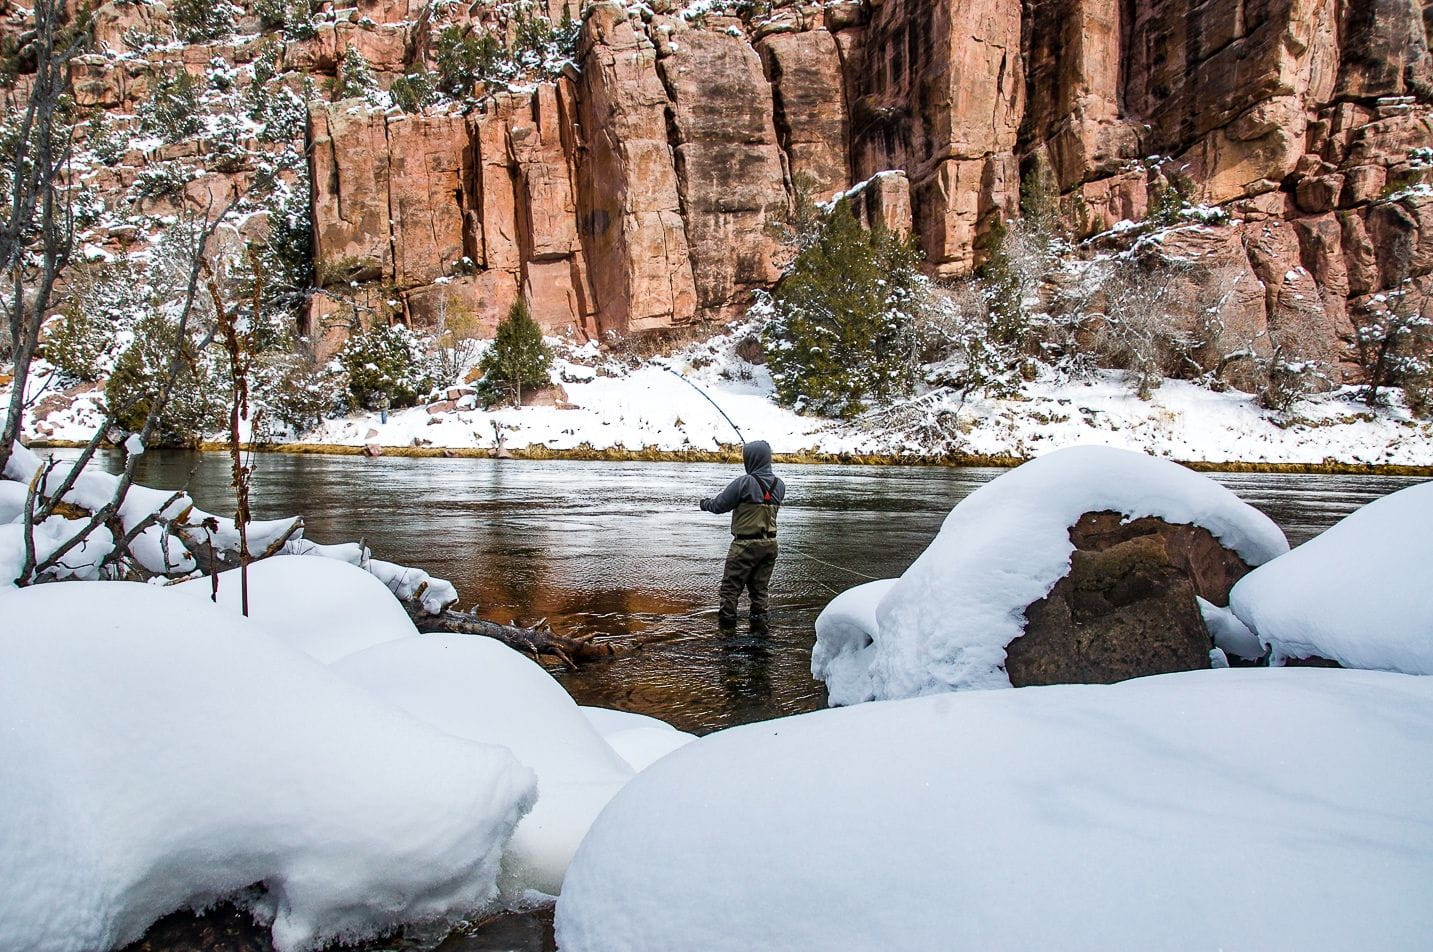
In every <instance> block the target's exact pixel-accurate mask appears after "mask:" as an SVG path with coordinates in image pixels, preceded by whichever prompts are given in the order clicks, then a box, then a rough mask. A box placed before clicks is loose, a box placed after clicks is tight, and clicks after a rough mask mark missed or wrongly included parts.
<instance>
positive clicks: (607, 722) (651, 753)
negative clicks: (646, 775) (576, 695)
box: [578, 707, 697, 770]
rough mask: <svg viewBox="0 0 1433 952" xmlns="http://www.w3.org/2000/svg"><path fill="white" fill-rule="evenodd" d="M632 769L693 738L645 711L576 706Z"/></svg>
mask: <svg viewBox="0 0 1433 952" xmlns="http://www.w3.org/2000/svg"><path fill="white" fill-rule="evenodd" d="M578 710H580V711H581V712H582V713H583V715H584V716H585V717H586V718H587V720H588V722H589V723H590V724H591V725H592V726H593V727H594V728H596V730H597V733H599V734H601V735H602V739H603V740H605V741H607V743H608V744H610V745H611V747H612V749H613V750H615V751H616V752H617V756H619V757H621V758H622V759H623V760H625V761H627V763H628V765H629V766H631V768H632V769H633V770H646V769H647V768H648V767H650V766H651V765H652V764H654V763H656V762H657V761H659V760H661V759H662V758H663V757H665V756H667V755H668V754H670V753H671V752H672V751H674V750H680V749H681V748H683V747H685V746H686V745H687V744H690V743H691V742H692V741H694V740H696V739H697V735H695V734H688V733H687V732H685V731H679V730H677V729H676V728H675V727H673V726H672V725H671V724H668V723H667V722H666V721H664V720H661V719H660V718H656V717H649V716H648V715H646V714H633V713H631V712H629V711H614V710H612V709H610V708H605V707H580V708H578Z"/></svg>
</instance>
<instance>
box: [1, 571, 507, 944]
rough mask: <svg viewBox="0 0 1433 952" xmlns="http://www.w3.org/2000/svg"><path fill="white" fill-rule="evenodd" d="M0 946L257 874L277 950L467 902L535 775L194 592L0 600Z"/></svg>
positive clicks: (139, 917)
mask: <svg viewBox="0 0 1433 952" xmlns="http://www.w3.org/2000/svg"><path fill="white" fill-rule="evenodd" d="M0 617H3V618H4V619H5V625H4V631H3V633H0V881H3V882H4V883H5V887H4V889H0V945H3V946H4V947H6V948H13V949H27V950H55V952H63V950H75V952H81V950H94V949H108V948H111V947H114V946H116V945H123V944H125V943H127V942H130V941H132V940H134V939H136V938H138V937H139V936H140V935H141V934H142V933H143V931H144V930H145V928H146V927H147V926H148V925H149V924H150V923H151V922H152V921H154V920H155V919H156V918H158V917H159V916H161V915H164V914H165V913H168V912H170V911H172V910H175V909H178V908H182V907H185V906H188V905H203V904H206V903H209V902H211V901H213V900H215V899H216V898H219V897H222V896H225V895H230V894H234V893H235V892H236V891H238V890H243V889H245V887H248V886H250V885H251V884H254V883H262V884H263V885H264V887H265V888H264V890H263V891H262V892H261V893H258V894H256V893H252V892H246V893H244V894H243V895H241V896H239V897H238V899H239V901H241V902H243V903H245V904H247V905H249V906H251V907H252V908H253V909H254V911H255V912H256V914H257V915H258V916H259V917H260V918H261V919H263V920H267V921H270V922H271V923H272V933H273V940H274V943H275V945H276V947H277V948H278V949H280V950H282V952H289V950H299V949H308V948H312V947H314V946H316V945H318V944H320V943H322V942H324V941H327V940H331V939H335V938H342V937H351V936H359V935H365V934H371V933H375V932H378V931H384V930H388V929H391V928H393V927H395V926H397V925H399V924H401V923H403V922H407V921H432V920H449V919H454V918H457V917H460V916H466V915H470V914H474V913H478V912H481V911H483V910H484V909H485V908H486V907H488V906H489V904H490V903H491V902H492V900H493V899H494V897H495V895H496V891H497V882H496V880H497V876H498V872H499V866H500V860H501V856H502V853H503V850H504V847H505V846H506V844H507V842H508V839H509V837H510V835H511V832H512V830H513V829H514V827H515V826H516V824H517V822H518V821H519V819H521V817H522V816H523V814H524V813H525V812H526V811H527V810H528V808H529V807H530V806H531V804H532V802H533V799H534V796H535V790H534V778H533V775H532V773H531V772H530V771H529V770H527V769H526V768H524V767H523V766H521V765H520V764H519V763H518V762H517V761H516V760H515V759H514V757H513V756H512V754H511V753H509V752H508V751H506V750H503V749H501V748H498V747H493V746H490V745H485V744H477V743H473V742H472V741H468V740H463V739H460V738H457V737H453V736H451V735H447V734H444V733H441V732H439V731H436V730H434V729H432V728H431V727H429V726H427V725H425V724H422V723H420V722H419V721H417V720H415V719H414V718H412V717H410V716H409V715H407V714H405V713H403V712H402V711H400V710H398V709H396V708H394V707H391V706H389V705H387V704H384V703H383V702H381V701H379V700H378V699H376V698H374V697H373V696H372V695H371V694H368V693H367V692H364V691H362V690H360V689H359V688H357V687H354V686H353V685H351V684H348V683H346V682H345V681H343V680H342V679H341V678H339V677H337V676H336V675H334V674H333V673H332V672H331V671H330V670H329V669H327V668H325V667H324V666H323V665H320V664H319V663H317V662H316V661H313V660H312V659H311V658H309V657H307V656H305V655H303V654H301V653H299V652H298V651H295V650H293V649H291V648H289V647H287V646H285V645H283V644H281V643H280V642H279V641H278V640H276V639H274V638H273V637H271V636H269V635H268V634H267V633H266V632H265V631H264V629H263V627H262V626H261V625H258V624H256V623H254V622H252V621H245V620H244V619H242V618H240V617H238V616H236V615H235V614H234V613H232V612H230V611H228V610H227V609H223V608H218V607H214V606H211V605H206V604H205V603H204V602H203V601H202V600H190V599H187V598H183V597H176V596H175V595H173V594H170V593H167V592H163V591H161V590H159V589H158V588H155V587H153V586H146V585H139V584H134V583H128V582H72V583H64V584H51V585H41V586H36V587H32V588H27V589H23V590H20V591H11V592H5V593H0Z"/></svg>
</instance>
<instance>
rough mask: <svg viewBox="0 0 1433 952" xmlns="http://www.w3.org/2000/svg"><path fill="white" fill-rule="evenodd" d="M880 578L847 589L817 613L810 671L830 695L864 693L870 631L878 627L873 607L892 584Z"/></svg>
mask: <svg viewBox="0 0 1433 952" xmlns="http://www.w3.org/2000/svg"><path fill="white" fill-rule="evenodd" d="M896 581H897V580H896V579H893V578H883V579H880V580H878V581H875V582H867V583H865V584H864V585H857V586H855V587H853V588H848V589H846V590H845V591H844V592H842V593H841V594H839V595H837V596H836V597H835V598H833V599H831V601H830V602H828V603H827V604H826V607H825V608H823V609H821V614H819V615H817V616H816V645H815V647H813V648H812V649H811V674H812V676H813V677H815V678H817V679H819V680H823V681H825V682H826V688H827V691H828V692H829V695H830V696H831V697H832V698H833V699H834V698H852V697H858V696H861V695H863V694H864V693H865V691H866V685H867V684H868V683H869V681H870V674H869V672H870V668H871V659H872V658H873V657H874V656H875V652H876V649H875V641H874V639H873V637H872V634H871V633H872V632H875V631H878V630H879V625H878V624H877V622H876V609H877V608H878V607H879V606H880V604H881V599H883V598H885V597H886V595H887V594H889V593H890V591H891V589H892V588H893V587H895V584H896Z"/></svg>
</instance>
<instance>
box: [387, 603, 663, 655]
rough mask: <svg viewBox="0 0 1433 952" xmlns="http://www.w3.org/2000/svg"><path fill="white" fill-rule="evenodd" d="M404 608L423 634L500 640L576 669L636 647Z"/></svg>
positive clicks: (411, 605)
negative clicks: (583, 663)
mask: <svg viewBox="0 0 1433 952" xmlns="http://www.w3.org/2000/svg"><path fill="white" fill-rule="evenodd" d="M403 607H404V608H405V609H406V610H407V612H408V615H409V617H410V618H412V619H413V624H414V625H416V626H417V627H418V630H419V631H422V632H430V633H431V632H444V633H447V634H455V635H482V636H483V637H485V638H496V639H497V640H498V641H501V642H502V643H503V644H505V645H507V646H508V647H509V648H512V649H513V650H514V651H521V652H522V653H524V654H530V655H548V656H549V657H553V658H557V659H558V660H559V661H561V662H562V663H564V664H566V665H568V666H570V667H574V668H575V667H577V663H578V662H579V661H598V660H601V659H603V658H610V657H612V656H613V655H618V654H623V653H625V652H627V651H629V650H633V648H634V647H635V646H631V647H629V646H624V645H615V644H610V643H607V642H597V641H594V640H593V636H592V635H574V636H568V635H559V634H558V633H557V632H555V631H553V630H552V629H550V628H547V627H544V626H541V625H540V626H538V627H536V628H523V627H521V626H518V625H503V624H499V623H498V622H495V621H488V620H487V619H486V618H479V617H478V616H477V615H474V614H473V613H472V612H462V611H453V610H452V609H449V610H447V611H444V612H443V613H442V614H439V615H429V614H427V613H425V612H424V611H423V610H422V608H421V607H419V606H417V605H415V604H414V603H413V602H411V601H406V600H405V601H404V602H403Z"/></svg>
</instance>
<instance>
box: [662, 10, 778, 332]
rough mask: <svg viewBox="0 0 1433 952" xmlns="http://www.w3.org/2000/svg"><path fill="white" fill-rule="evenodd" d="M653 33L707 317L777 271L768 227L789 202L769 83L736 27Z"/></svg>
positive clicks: (733, 308)
mask: <svg viewBox="0 0 1433 952" xmlns="http://www.w3.org/2000/svg"><path fill="white" fill-rule="evenodd" d="M658 35H659V36H661V37H663V42H662V43H661V44H660V46H659V53H660V54H661V59H660V61H659V63H658V69H659V72H660V73H661V76H662V79H663V81H664V82H665V84H666V88H667V93H668V96H669V97H670V99H671V102H672V110H671V112H672V125H673V127H674V130H673V131H674V135H673V141H674V142H675V143H676V146H675V149H674V153H675V154H674V159H675V164H676V170H677V186H678V190H679V193H680V195H681V200H682V210H683V217H684V218H685V221H686V229H687V240H688V242H689V245H690V253H691V259H692V278H693V281H694V283H695V285H696V291H697V305H698V307H699V308H700V309H701V311H702V312H704V315H705V316H714V317H717V318H719V319H720V318H726V317H734V316H737V315H738V314H740V312H741V311H742V310H744V305H745V304H746V303H747V301H748V299H749V293H750V291H751V290H752V289H753V288H759V287H767V286H769V285H771V284H773V283H775V281H776V279H777V278H778V277H779V276H780V275H779V272H778V271H777V269H776V266H775V265H774V264H773V262H772V257H773V255H774V254H775V252H776V243H775V241H774V240H773V239H772V237H771V235H770V232H769V226H770V224H771V221H772V220H773V218H775V217H777V216H779V215H780V213H781V212H783V211H784V210H785V209H786V205H787V200H786V186H785V182H784V175H783V170H782V164H781V152H780V149H779V148H778V147H777V145H776V128H775V126H774V125H773V123H772V111H773V107H772V97H771V86H770V85H769V84H768V83H767V81H766V78H765V76H764V75H763V74H762V69H761V61H760V59H759V58H758V57H757V55H756V52H755V51H754V50H753V49H752V48H751V46H750V45H749V44H748V43H747V42H746V40H745V39H744V38H743V37H741V36H739V35H738V36H732V35H731V34H728V33H713V32H708V31H705V30H701V31H698V30H685V31H675V30H674V31H673V32H671V33H660V32H659V34H658Z"/></svg>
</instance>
